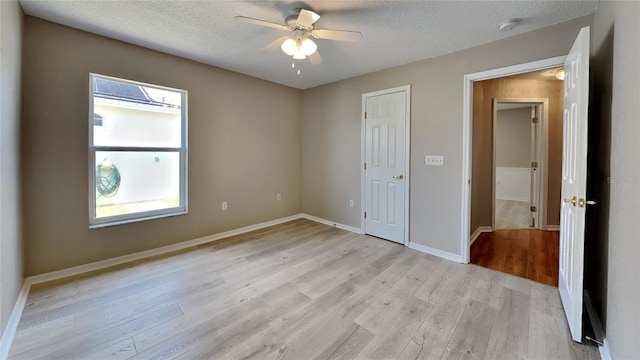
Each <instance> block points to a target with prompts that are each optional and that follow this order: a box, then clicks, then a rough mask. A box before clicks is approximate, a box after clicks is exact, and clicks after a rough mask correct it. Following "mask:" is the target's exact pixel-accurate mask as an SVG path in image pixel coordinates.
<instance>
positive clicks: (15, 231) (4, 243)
mask: <svg viewBox="0 0 640 360" xmlns="http://www.w3.org/2000/svg"><path fill="white" fill-rule="evenodd" d="M21 55H22V10H21V9H20V6H19V5H18V2H17V1H14V0H12V1H0V79H2V80H1V81H0V337H1V336H2V334H4V330H5V328H6V327H7V323H8V321H9V316H10V315H11V311H12V310H13V306H14V304H15V302H16V299H17V298H18V294H19V293H20V288H21V287H22V281H23V278H24V275H23V256H22V234H21V206H20V190H21V189H20V188H21V187H20V179H19V174H20V161H19V159H20V143H19V139H20V136H19V131H20V108H21V98H20V72H21V63H20V61H21Z"/></svg>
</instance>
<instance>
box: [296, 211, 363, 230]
mask: <svg viewBox="0 0 640 360" xmlns="http://www.w3.org/2000/svg"><path fill="white" fill-rule="evenodd" d="M300 217H301V218H303V219H307V220H311V221H315V222H318V223H320V224H325V225H329V226H335V227H337V228H338V229H342V230H346V231H351V232H354V233H356V234H362V229H360V228H357V227H354V226H349V225H344V224H340V223H337V222H335V221H329V220H327V219H323V218H319V217H317V216H313V215H309V214H301V216H300Z"/></svg>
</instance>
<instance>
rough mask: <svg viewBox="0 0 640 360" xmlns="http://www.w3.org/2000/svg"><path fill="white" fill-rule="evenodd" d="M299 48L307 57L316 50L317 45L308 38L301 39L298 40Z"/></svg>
mask: <svg viewBox="0 0 640 360" xmlns="http://www.w3.org/2000/svg"><path fill="white" fill-rule="evenodd" d="M300 48H301V50H302V52H303V53H304V54H305V55H307V56H309V55H311V54H313V53H314V52H316V50H318V45H316V43H314V42H313V40H311V39H309V38H303V39H302V40H300Z"/></svg>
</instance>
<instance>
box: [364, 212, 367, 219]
mask: <svg viewBox="0 0 640 360" xmlns="http://www.w3.org/2000/svg"><path fill="white" fill-rule="evenodd" d="M364 218H365V219H366V218H367V212H366V211H365V212H364Z"/></svg>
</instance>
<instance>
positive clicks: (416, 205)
mask: <svg viewBox="0 0 640 360" xmlns="http://www.w3.org/2000/svg"><path fill="white" fill-rule="evenodd" d="M591 19H592V18H591V17H584V18H580V19H576V20H574V21H570V22H566V23H562V24H559V25H556V26H552V27H548V28H545V29H541V30H537V31H533V32H529V33H525V34H522V35H518V36H514V37H511V38H508V39H505V40H501V41H497V42H493V43H489V44H486V45H482V46H479V47H475V48H471V49H467V50H463V51H460V52H457V53H453V54H449V55H445V56H441V57H437V58H433V59H427V60H423V61H419V62H415V63H411V64H407V65H404V66H399V67H395V68H391V69H387V70H383V71H379V72H375V73H371V74H367V75H363V76H359V77H356V78H352V79H348V80H343V81H339V82H336V83H332V84H328V85H325V86H321V87H317V88H313V89H309V90H305V91H304V94H303V114H304V115H303V135H302V138H303V151H302V163H303V171H302V173H303V175H302V176H303V210H304V212H305V213H309V214H311V215H316V216H320V217H323V218H326V219H330V220H332V221H336V222H339V223H343V224H347V225H350V226H357V227H359V226H360V216H361V211H360V209H358V208H353V209H351V208H349V207H348V199H354V200H356V204H359V203H360V167H361V164H360V126H361V116H360V112H361V106H362V105H361V102H362V97H361V96H362V94H363V93H366V92H370V91H375V90H380V89H385V88H391V87H395V86H400V85H406V84H410V85H411V107H412V109H411V188H410V193H411V195H410V208H411V215H410V223H411V224H410V234H409V236H410V240H411V241H412V242H415V243H419V244H422V245H425V246H429V247H432V248H435V249H439V250H442V251H446V252H449V253H452V254H460V253H461V249H460V229H461V226H462V224H461V223H460V222H461V218H462V216H461V211H462V209H461V201H462V200H461V199H462V188H461V187H462V181H461V178H462V92H463V91H462V90H463V89H462V88H463V81H462V80H463V76H464V75H465V74H468V73H473V72H478V71H483V70H489V69H493V68H498V67H503V66H508V65H514V64H519V63H523V62H528V61H533V60H539V59H544V58H549V57H554V56H560V55H566V54H567V53H568V51H569V48H570V47H571V44H572V42H573V40H574V38H575V36H576V35H577V33H578V31H579V29H580V27H582V26H585V25H589V24H590V23H591ZM426 154H438V155H444V156H445V166H443V167H437V166H429V167H427V166H425V164H424V156H425V155H426Z"/></svg>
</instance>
